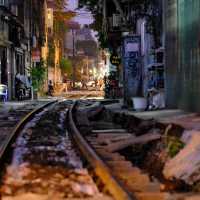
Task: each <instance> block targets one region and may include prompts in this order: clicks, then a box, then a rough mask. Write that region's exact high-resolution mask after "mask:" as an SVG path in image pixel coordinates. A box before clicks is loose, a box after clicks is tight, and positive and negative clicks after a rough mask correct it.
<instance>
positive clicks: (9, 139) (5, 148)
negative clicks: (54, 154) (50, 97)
mask: <svg viewBox="0 0 200 200" xmlns="http://www.w3.org/2000/svg"><path fill="white" fill-rule="evenodd" d="M56 102H57V100H55V101H51V102H48V103H46V104H44V105H42V106H40V107H39V108H36V109H34V110H33V111H31V112H30V113H28V114H27V115H26V116H25V117H24V118H23V119H22V120H20V122H19V123H18V124H17V125H16V126H15V128H14V130H13V131H12V133H11V134H10V135H9V136H8V137H7V139H6V141H5V142H4V143H3V145H2V146H1V148H0V162H2V161H3V158H4V156H5V154H6V153H7V151H8V149H9V147H10V146H11V144H12V142H13V140H14V139H15V138H16V137H17V136H18V134H19V133H20V131H21V130H22V129H23V128H24V126H25V125H26V124H27V122H29V121H30V120H31V119H32V118H33V117H34V116H35V115H36V114H38V113H39V112H41V111H42V110H43V109H44V108H46V107H48V106H50V105H52V104H54V103H56Z"/></svg>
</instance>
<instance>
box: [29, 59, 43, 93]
mask: <svg viewBox="0 0 200 200" xmlns="http://www.w3.org/2000/svg"><path fill="white" fill-rule="evenodd" d="M30 74H31V80H32V86H33V89H34V90H35V91H38V90H41V89H42V86H43V84H44V82H45V77H46V66H45V62H44V61H43V60H41V61H40V63H39V64H38V65H37V66H36V67H32V68H31V69H30Z"/></svg>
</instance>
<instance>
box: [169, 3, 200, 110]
mask: <svg viewBox="0 0 200 200" xmlns="http://www.w3.org/2000/svg"><path fill="white" fill-rule="evenodd" d="M165 8H166V9H165V27H166V30H165V32H166V41H165V44H166V98H167V105H168V107H171V108H180V109H184V110H189V111H200V105H199V98H200V79H199V76H200V67H199V64H200V38H199V35H200V26H199V19H200V15H199V10H200V1H198V0H192V1H187V0H168V1H165Z"/></svg>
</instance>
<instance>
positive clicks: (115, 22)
mask: <svg viewBox="0 0 200 200" xmlns="http://www.w3.org/2000/svg"><path fill="white" fill-rule="evenodd" d="M121 23H122V18H121V15H120V14H116V13H115V14H113V27H119V26H121Z"/></svg>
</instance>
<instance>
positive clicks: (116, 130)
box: [92, 129, 127, 133]
mask: <svg viewBox="0 0 200 200" xmlns="http://www.w3.org/2000/svg"><path fill="white" fill-rule="evenodd" d="M126 132H127V130H126V129H105V130H92V133H126Z"/></svg>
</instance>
